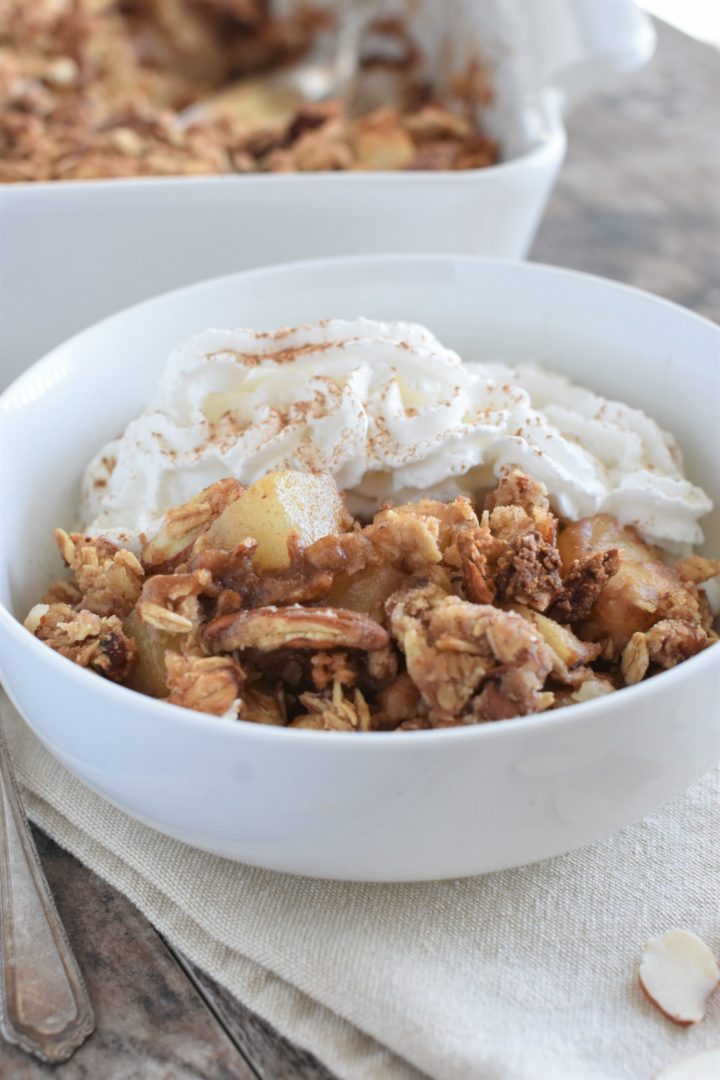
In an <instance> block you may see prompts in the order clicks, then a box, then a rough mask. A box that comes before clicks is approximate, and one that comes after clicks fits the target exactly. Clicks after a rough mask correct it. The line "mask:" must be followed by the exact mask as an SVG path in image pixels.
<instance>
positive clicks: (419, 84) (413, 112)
mask: <svg viewBox="0 0 720 1080" xmlns="http://www.w3.org/2000/svg"><path fill="white" fill-rule="evenodd" d="M327 29H328V15H327V12H324V13H323V12H322V11H320V9H318V8H315V7H313V5H312V3H311V2H310V0H306V2H303V3H298V4H297V5H296V6H295V8H294V9H293V13H292V14H285V15H283V16H282V17H276V16H274V15H273V14H272V12H271V5H270V3H269V2H268V0H32V2H29V0H0V182H6V183H12V182H22V181H38V180H83V179H97V178H103V177H104V178H112V177H116V178H117V177H133V176H175V175H184V176H190V175H207V174H230V173H236V174H237V173H257V172H281V173H288V172H308V171H328V170H330V171H345V170H376V169H382V170H385V169H393V170H395V169H476V168H483V167H485V166H487V165H492V164H493V163H494V162H495V161H496V160H497V159H498V146H497V143H496V142H495V141H494V140H493V139H491V138H490V137H489V136H487V135H486V134H484V133H483V132H482V131H480V130H479V128H478V126H477V122H476V119H475V117H476V116H477V108H478V106H479V105H482V104H483V103H487V102H488V101H489V99H490V97H491V91H490V81H489V76H488V72H487V71H486V70H485V69H484V68H482V66H480V67H478V68H477V71H476V85H475V86H474V89H473V88H469V86H468V85H464V84H463V85H460V83H462V82H463V80H462V79H461V80H460V83H459V84H458V86H457V87H456V88H455V92H456V94H457V95H458V96H457V97H454V98H453V101H452V102H451V103H445V102H442V101H438V100H434V98H433V92H432V88H431V87H429V86H428V85H427V84H426V81H425V80H424V78H421V77H420V75H419V74H418V71H419V69H418V66H417V60H418V58H417V56H416V55H415V53H414V52H413V51H412V50H411V49H409V48H407V47H405V46H403V48H402V49H401V55H400V56H399V57H396V59H395V60H394V61H393V60H392V58H388V59H386V60H381V58H380V57H379V56H378V55H377V54H374V53H373V51H372V39H373V37H375V38H376V39H380V38H383V39H385V40H389V41H395V42H398V41H399V42H400V43H401V45H402V41H403V39H406V44H407V41H409V38H408V35H407V31H406V30H404V29H403V28H401V27H400V26H399V25H398V24H397V22H393V21H390V20H385V21H382V20H381V21H378V22H377V23H376V24H374V27H373V28H372V33H371V34H370V35H369V41H368V43H367V45H366V48H365V51H364V54H363V57H362V67H361V70H365V71H368V72H369V71H370V70H371V69H377V68H378V67H380V66H384V67H385V68H386V69H387V70H388V71H392V70H395V73H396V76H397V78H396V82H397V87H398V92H397V94H396V95H395V97H397V101H393V104H392V106H388V105H379V106H378V105H377V104H376V103H373V102H370V103H368V105H367V108H364V109H360V110H359V111H356V110H355V111H353V113H352V115H350V114H349V113H348V111H346V110H345V109H344V108H343V106H342V105H341V104H340V103H339V102H337V101H329V102H324V103H322V104H307V105H305V106H302V107H300V108H299V109H298V110H297V111H296V112H295V114H294V115H293V116H292V117H291V119H290V120H289V121H283V122H281V123H279V124H278V125H276V126H265V127H263V126H260V127H258V126H257V124H249V123H248V120H247V118H245V119H244V121H243V120H242V119H241V118H240V117H238V116H235V117H234V116H233V115H232V113H229V114H228V115H218V116H217V117H216V118H214V119H212V118H210V117H209V116H207V117H204V118H201V117H200V116H198V117H197V118H196V119H195V120H194V121H193V122H190V121H188V122H187V123H185V122H184V121H183V120H180V119H179V116H180V114H181V113H182V112H183V110H185V109H187V108H188V107H189V106H191V105H193V104H194V103H197V102H198V101H202V100H203V99H204V98H207V97H208V95H211V94H212V93H213V92H216V91H218V90H219V89H221V88H223V87H224V86H226V85H227V84H230V83H233V82H234V81H237V80H238V79H239V78H242V77H244V76H251V75H253V74H254V73H257V72H264V71H267V70H272V69H273V68H278V67H280V66H282V64H284V63H288V62H292V61H294V60H297V59H299V58H300V57H302V56H303V55H304V54H305V53H307V51H308V50H309V49H310V47H311V46H312V44H313V41H314V40H315V38H316V35H317V34H318V33H319V32H322V31H323V30H327ZM466 82H467V80H466Z"/></svg>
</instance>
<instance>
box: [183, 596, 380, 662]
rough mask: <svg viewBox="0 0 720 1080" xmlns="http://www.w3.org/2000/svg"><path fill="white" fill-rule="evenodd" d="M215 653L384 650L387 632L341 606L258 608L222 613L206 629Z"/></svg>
mask: <svg viewBox="0 0 720 1080" xmlns="http://www.w3.org/2000/svg"><path fill="white" fill-rule="evenodd" d="M204 639H205V643H206V645H207V647H208V648H209V649H210V650H211V651H212V652H233V651H234V650H236V649H237V650H242V649H260V650H261V651H263V652H267V651H270V650H273V649H281V648H290V649H316V650H323V649H328V648H330V649H331V648H345V649H364V650H368V649H382V648H383V647H384V646H385V645H387V643H388V640H389V639H388V633H387V630H384V629H383V627H382V626H379V625H378V624H377V623H376V622H375V621H374V620H373V619H370V618H368V617H367V616H365V615H360V614H359V613H358V612H356V611H343V610H342V608H302V607H299V606H298V607H289V608H270V607H268V608H255V610H253V611H237V612H234V613H231V614H229V615H221V616H220V617H219V618H217V619H215V620H213V622H211V623H209V624H208V626H207V627H206V628H205V634H204Z"/></svg>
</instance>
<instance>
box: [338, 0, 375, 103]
mask: <svg viewBox="0 0 720 1080" xmlns="http://www.w3.org/2000/svg"><path fill="white" fill-rule="evenodd" d="M382 7H383V0H344V2H343V3H341V5H340V14H339V18H338V29H337V38H336V43H335V61H334V68H335V83H336V93H337V95H338V97H340V98H346V97H347V96H348V94H349V93H350V90H351V88H352V86H353V83H354V82H355V76H356V75H357V70H358V65H359V62H360V45H361V44H362V39H363V37H364V35H365V32H366V30H367V28H368V26H369V25H370V23H371V22H372V21H373V19H374V18H375V17H376V16H377V15H378V14H379V13H380V11H381V10H382Z"/></svg>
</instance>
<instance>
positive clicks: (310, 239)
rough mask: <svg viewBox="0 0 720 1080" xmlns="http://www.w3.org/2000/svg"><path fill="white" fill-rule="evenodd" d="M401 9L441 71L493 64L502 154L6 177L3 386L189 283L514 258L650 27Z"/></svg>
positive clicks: (0, 262)
mask: <svg viewBox="0 0 720 1080" xmlns="http://www.w3.org/2000/svg"><path fill="white" fill-rule="evenodd" d="M276 2H277V3H282V2H292V0H276ZM327 2H331V0H327ZM404 4H405V0H388V7H389V8H390V9H392V8H393V7H395V8H397V7H398V5H399V6H400V7H403V6H404ZM413 10H414V15H413V23H412V25H413V27H414V28H416V30H417V33H418V36H419V37H420V38H421V39H422V40H421V47H422V49H423V51H424V54H425V56H426V58H427V65H428V67H429V68H431V69H433V70H434V71H435V72H437V70H439V68H440V67H441V66H444V67H445V69H446V70H447V64H448V57H450V58H451V60H450V63H451V64H453V65H455V68H456V69H460V67H461V65H462V64H463V63H464V62H465V61H466V60H467V59H468V57H469V56H470V55H471V54H472V52H473V50H475V51H477V49H478V48H479V49H480V50H481V51H482V54H483V56H487V57H489V58H490V59H491V61H492V62H493V64H494V66H495V73H494V86H495V90H496V101H495V103H494V105H493V106H492V107H491V108H490V109H489V110H488V111H487V113H486V115H485V116H484V123H485V126H486V127H487V128H488V130H489V131H490V132H491V134H494V135H496V136H497V137H498V138H499V139H500V140H501V142H502V146H503V161H502V162H501V163H500V164H498V165H495V166H493V167H491V168H487V169H481V170H472V171H468V172H461V173H451V172H414V173H407V172H406V173H346V174H343V173H324V174H318V173H315V174H301V175H268V174H263V175H252V176H223V177H188V178H171V179H164V178H155V179H138V180H97V181H77V182H61V183H40V184H16V185H10V184H9V185H0V344H1V346H2V348H1V351H0V387H2V386H3V385H6V384H7V383H8V382H10V380H11V379H12V378H13V377H14V376H15V375H17V374H18V373H19V372H20V371H22V370H23V369H24V368H25V367H27V365H28V364H29V363H31V362H32V361H33V360H35V359H36V358H37V356H38V355H40V354H41V353H43V352H44V351H46V350H47V349H48V348H50V347H51V346H52V345H54V344H55V343H56V342H57V341H59V340H61V339H62V338H64V337H67V336H68V335H69V334H71V333H73V332H74V331H76V330H78V329H80V328H81V327H83V326H85V325H87V324H88V323H90V322H92V321H94V320H95V319H98V318H100V317H102V316H103V315H106V314H109V313H110V312H112V311H116V310H117V309H119V308H122V307H124V306H125V305H127V304H130V303H133V302H135V301H137V300H140V299H142V298H144V297H146V296H150V295H152V294H154V293H157V292H161V291H163V290H166V289H169V288H173V287H175V286H178V285H184V284H186V283H188V282H191V281H196V280H198V279H199V278H203V277H208V276H211V275H216V274H222V273H227V272H230V271H233V270H240V269H244V268H247V267H251V266H257V265H263V264H267V263H272V262H278V261H282V260H287V259H293V258H305V257H309V256H321V255H334V254H344V253H353V252H355V253H379V252H392V251H405V252H446V251H454V252H458V253H468V254H472V253H475V254H484V255H502V256H511V257H522V256H524V255H525V254H526V252H527V250H528V248H529V246H530V243H531V241H532V238H533V236H534V233H535V230H536V228H537V225H538V223H539V220H540V217H541V215H542V212H543V209H544V206H545V203H546V201H547V198H548V196H549V194H550V190H551V188H552V185H553V182H554V180H555V177H556V175H557V173H558V170H559V168H560V165H561V163H562V160H563V155H564V151H565V131H564V126H563V114H564V111H565V109H566V107H567V106H568V104H569V103H571V102H572V101H573V100H574V99H575V98H576V97H577V96H578V95H579V94H580V93H583V92H587V91H588V90H590V89H592V88H593V87H596V86H598V85H602V84H603V83H605V82H607V80H608V79H609V78H610V76H611V75H612V74H613V73H614V72H617V71H621V70H626V69H629V68H632V67H636V66H638V65H639V64H641V63H643V62H644V61H645V60H646V59H647V58H648V57H649V56H650V55H651V53H652V48H653V42H654V35H653V30H652V27H651V25H650V23H649V21H648V20H647V18H646V16H644V15H643V14H642V13H641V12H640V11H639V10H638V9H637V8H636V7H635V4H634V3H633V0H442V2H440V0H420V2H416V3H415V4H414V7H413Z"/></svg>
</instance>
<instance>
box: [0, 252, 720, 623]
mask: <svg viewBox="0 0 720 1080" xmlns="http://www.w3.org/2000/svg"><path fill="white" fill-rule="evenodd" d="M358 315H365V316H368V317H370V318H377V319H406V320H417V321H419V322H423V323H425V324H426V325H427V326H428V327H429V328H430V329H431V330H432V331H433V332H434V333H436V334H437V336H438V337H439V338H440V340H441V341H442V342H443V343H444V344H446V345H448V346H450V347H452V348H454V349H456V350H457V351H458V352H459V353H460V354H461V355H462V356H463V357H465V358H466V359H468V360H473V359H475V360H479V359H496V360H506V361H513V360H526V359H528V358H532V359H534V360H536V361H537V362H538V363H540V364H542V365H544V366H547V367H548V368H550V369H552V370H556V371H560V372H563V373H565V374H567V375H568V376H569V377H571V378H572V379H574V380H576V381H577V382H580V383H582V384H585V385H587V386H589V387H591V388H592V389H594V390H596V391H598V392H599V393H602V394H604V395H605V396H607V397H611V398H618V399H620V400H622V401H625V402H627V403H628V404H631V405H634V406H636V407H639V408H642V409H644V410H645V411H646V412H647V413H648V414H649V415H650V416H652V417H654V418H655V419H656V420H658V422H659V423H661V424H662V425H663V426H664V427H666V428H667V429H669V430H670V431H672V432H673V433H674V434H675V435H676V436H677V438H678V439H679V441H680V444H681V446H682V448H683V451H684V454H685V460H686V467H687V471H688V475H689V477H690V478H691V479H692V480H693V481H694V482H696V483H699V484H701V485H702V486H703V487H704V488H705V490H706V491H707V492H708V493H709V494H710V496H711V497H712V498H713V499H714V501H715V503H716V509H715V511H714V512H713V514H711V515H709V516H708V518H706V519H705V521H704V523H703V524H704V526H705V532H706V550H707V552H708V553H715V554H717V552H718V551H719V550H720V477H719V476H718V470H717V462H718V459H719V450H720V425H719V424H718V402H720V331H719V330H718V328H717V327H715V326H713V325H712V324H711V323H709V322H707V321H706V320H703V319H701V318H699V317H697V316H694V315H692V314H691V313H689V312H687V311H685V310H683V309H681V308H679V307H676V306H675V305H673V304H669V303H667V302H666V301H662V300H659V299H657V298H655V297H652V296H650V295H648V294H645V293H641V292H638V291H637V290H634V289H630V288H627V287H624V286H619V285H615V284H613V283H611V282H606V281H603V280H601V279H597V278H592V277H588V276H585V275H582V274H577V273H574V272H571V271H564V270H557V269H554V268H549V267H541V266H534V265H531V264H523V263H512V262H504V261H501V260H493V259H480V258H473V257H468V258H458V257H455V258H454V257H451V256H447V257H443V256H428V257H417V256H406V257H405V256H380V257H363V258H355V259H352V258H349V259H337V260H325V261H320V262H316V263H305V264H294V265H288V266H284V267H275V268H270V269H264V270H259V271H250V272H245V273H242V274H235V275H231V276H228V277H224V278H218V279H216V280H213V281H210V282H205V283H201V284H198V285H195V286H190V287H189V288H185V289H182V290H178V291H176V292H172V293H168V294H166V295H164V296H161V297H158V298H156V299H153V300H150V301H148V302H146V303H144V304H141V305H139V306H137V307H134V308H130V309H128V310H127V311H124V312H121V313H119V314H117V315H115V316H112V317H111V318H109V319H106V320H105V321H104V322H101V323H98V324H97V325H95V326H93V327H91V328H90V329H89V330H86V331H85V332H83V333H82V334H80V335H78V336H77V337H75V338H72V339H71V340H70V341H68V342H66V343H64V344H63V345H61V346H59V347H58V348H57V349H55V350H54V351H53V352H52V353H50V354H49V355H48V356H47V357H46V358H45V359H44V360H41V361H40V362H39V363H37V364H36V365H34V366H33V367H32V368H31V369H29V370H28V371H27V372H26V373H25V374H24V375H23V376H21V377H20V379H18V380H17V381H16V382H15V383H14V384H13V386H12V387H11V388H10V389H9V390H8V391H6V393H5V394H4V395H3V396H2V398H0V470H1V472H0V480H1V486H0V515H1V517H2V522H3V529H2V534H1V535H0V601H2V603H3V604H4V605H5V606H6V607H7V608H9V609H10V610H11V611H12V612H14V613H15V614H16V615H18V616H21V617H22V616H23V615H24V614H25V613H26V611H27V610H28V608H29V607H30V606H31V604H32V603H33V602H35V601H36V600H37V597H38V596H39V595H40V594H41V593H42V591H43V590H44V589H45V588H46V587H47V584H48V582H49V581H50V580H52V579H53V578H54V577H56V576H57V573H58V570H59V569H60V566H59V560H58V557H57V554H56V551H55V548H54V544H53V542H52V529H53V528H54V527H55V526H56V525H63V526H68V525H72V524H73V523H74V522H75V514H76V507H77V503H78V497H79V481H80V477H81V474H82V470H83V468H84V466H85V464H86V463H87V461H88V460H89V459H90V457H91V456H92V455H93V454H94V452H95V451H96V450H97V449H98V447H99V446H100V445H101V444H102V443H103V442H105V441H106V440H107V439H109V438H111V437H113V436H114V435H116V434H118V433H119V432H121V431H122V429H123V428H124V426H125V424H126V423H127V422H128V421H129V420H130V419H131V418H132V417H133V416H134V415H136V414H137V413H138V412H140V411H141V410H142V409H143V407H144V406H145V405H146V403H147V402H148V401H149V400H150V399H151V398H152V397H153V395H154V392H155V388H156V384H157V381H158V378H159V376H160V372H161V370H162V367H163V364H164V362H165V359H166V357H167V354H168V352H169V350H170V349H171V348H172V346H173V345H175V344H177V343H178V342H179V341H182V340H184V339H185V338H188V337H190V336H192V335H193V334H195V333H197V332H198V331H200V330H203V329H205V328H206V327H210V326H215V327H232V326H242V325H245V326H251V327H254V328H258V329H275V328H278V327H281V326H285V325H290V324H296V323H302V322H308V321H312V320H315V319H320V318H328V317H339V318H340V317H342V318H347V319H352V318H355V317H356V316H358Z"/></svg>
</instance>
